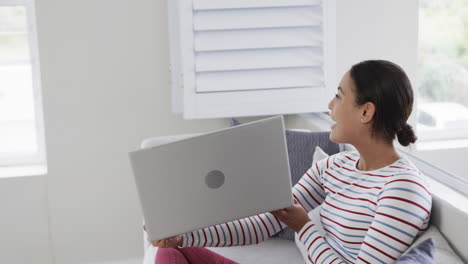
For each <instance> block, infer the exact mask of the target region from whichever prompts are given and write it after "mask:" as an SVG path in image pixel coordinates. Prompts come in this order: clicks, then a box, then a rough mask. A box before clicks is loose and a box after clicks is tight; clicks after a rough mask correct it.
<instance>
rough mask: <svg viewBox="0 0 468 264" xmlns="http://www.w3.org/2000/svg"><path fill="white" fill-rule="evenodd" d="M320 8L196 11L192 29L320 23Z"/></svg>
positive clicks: (274, 26)
mask: <svg viewBox="0 0 468 264" xmlns="http://www.w3.org/2000/svg"><path fill="white" fill-rule="evenodd" d="M321 18H322V15H321V8H320V7H312V6H299V7H283V8H255V9H225V10H209V11H198V12H195V13H194V16H193V21H194V22H193V26H194V30H195V31H201V30H232V29H249V28H252V29H256V28H278V27H301V26H310V25H320V23H321Z"/></svg>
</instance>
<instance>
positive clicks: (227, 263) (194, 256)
mask: <svg viewBox="0 0 468 264" xmlns="http://www.w3.org/2000/svg"><path fill="white" fill-rule="evenodd" d="M179 251H180V252H181V253H182V254H184V256H185V259H187V261H188V262H189V263H190V264H200V263H203V264H239V263H237V262H235V261H233V260H230V259H228V258H225V257H223V256H221V255H219V254H218V253H215V252H213V251H211V250H209V249H206V248H203V247H186V248H180V249H179Z"/></svg>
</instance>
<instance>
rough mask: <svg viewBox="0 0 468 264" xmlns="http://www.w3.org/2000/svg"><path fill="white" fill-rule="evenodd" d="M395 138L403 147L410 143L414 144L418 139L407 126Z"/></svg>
mask: <svg viewBox="0 0 468 264" xmlns="http://www.w3.org/2000/svg"><path fill="white" fill-rule="evenodd" d="M397 138H398V142H400V144H401V145H402V146H405V147H406V146H408V145H409V144H411V143H414V142H416V140H417V139H418V138H417V137H416V135H415V134H414V130H413V128H412V127H411V126H410V125H408V124H405V125H404V126H403V127H402V128H401V129H400V130H399V131H398V132H397Z"/></svg>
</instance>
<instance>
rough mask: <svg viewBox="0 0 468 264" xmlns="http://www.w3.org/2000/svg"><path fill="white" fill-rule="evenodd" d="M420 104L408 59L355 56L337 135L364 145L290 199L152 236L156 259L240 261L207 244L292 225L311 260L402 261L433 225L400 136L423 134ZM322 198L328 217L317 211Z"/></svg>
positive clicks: (320, 171) (316, 172)
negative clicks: (414, 115) (418, 130)
mask: <svg viewBox="0 0 468 264" xmlns="http://www.w3.org/2000/svg"><path fill="white" fill-rule="evenodd" d="M412 106H413V91H412V88H411V84H410V82H409V80H408V77H407V76H406V74H405V73H404V71H403V70H402V69H401V68H400V67H399V66H397V65H395V64H393V63H391V62H388V61H382V60H380V61H364V62H361V63H358V64H356V65H354V66H353V67H352V68H351V69H350V70H349V71H348V72H347V73H346V74H345V75H344V76H343V78H342V80H341V82H340V85H339V87H338V91H337V94H336V95H335V97H334V98H333V99H332V100H331V101H330V103H329V105H328V107H329V109H330V116H331V117H332V119H333V120H334V121H335V122H336V123H335V124H334V125H332V127H331V134H330V140H332V141H334V142H337V143H348V144H351V145H353V146H354V147H355V148H356V150H357V151H350V152H342V153H338V154H336V155H333V156H331V157H329V158H327V159H324V160H321V161H319V162H317V163H316V164H314V165H313V166H312V168H310V169H309V170H308V171H307V172H306V173H305V174H304V176H303V177H302V178H301V180H300V181H299V182H298V183H297V184H296V185H295V186H294V188H293V195H294V199H295V204H294V205H293V206H291V207H288V208H285V209H281V210H277V211H273V212H271V213H265V214H261V215H256V216H253V217H248V218H245V219H241V220H236V221H232V222H229V223H226V224H221V225H216V226H213V227H209V228H204V229H200V230H198V231H194V232H190V233H186V234H183V235H181V236H176V237H172V238H169V239H164V240H159V241H153V245H154V246H157V247H160V249H159V250H158V253H157V256H156V263H235V262H234V261H231V260H229V259H226V258H224V257H222V256H220V255H218V254H216V253H214V252H212V251H209V250H208V249H205V248H204V247H213V246H238V245H246V244H252V243H259V242H261V241H263V240H265V239H267V238H268V237H270V236H272V235H273V234H275V233H277V232H279V231H280V230H281V229H283V228H284V227H285V226H289V227H291V228H292V229H293V230H295V231H296V233H297V235H298V237H299V240H300V241H301V242H302V243H303V244H304V245H305V248H306V249H307V253H308V260H309V263H391V262H393V261H395V260H396V259H397V258H398V257H400V256H401V254H402V253H403V252H404V251H405V250H406V249H407V248H408V247H409V246H410V245H411V243H412V242H413V240H414V238H415V236H416V235H417V234H418V233H419V232H420V231H421V230H424V229H425V228H426V227H427V225H428V222H429V216H430V210H431V194H430V192H429V191H428V188H427V186H426V183H425V182H424V181H423V180H422V177H421V176H422V175H421V173H420V172H419V171H418V170H417V168H416V167H415V166H414V165H413V164H412V163H411V162H410V161H408V160H407V159H406V158H404V157H401V156H400V154H399V153H398V152H396V150H395V148H394V146H393V140H394V139H395V137H397V138H398V141H399V142H400V144H401V145H403V146H408V145H409V144H410V143H414V142H415V141H416V137H415V135H414V132H413V130H412V128H411V126H409V125H408V124H407V123H406V122H407V120H408V117H409V115H410V114H411V111H412ZM314 208H320V209H319V210H320V211H319V214H318V215H319V217H318V218H317V219H310V218H309V216H308V214H307V212H309V211H311V210H313V209H314ZM318 222H321V225H318ZM320 226H322V227H320ZM321 228H323V229H321ZM179 246H180V247H181V248H179Z"/></svg>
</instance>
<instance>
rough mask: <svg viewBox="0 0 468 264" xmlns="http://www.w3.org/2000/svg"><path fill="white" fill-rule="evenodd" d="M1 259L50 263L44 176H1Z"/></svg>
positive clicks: (15, 261) (0, 261)
mask: <svg viewBox="0 0 468 264" xmlns="http://www.w3.org/2000/svg"><path fill="white" fill-rule="evenodd" d="M0 208H1V216H0V263H9V264H10V263H11V264H17V263H18V264H20V263H21V264H22V263H51V261H52V256H51V248H50V247H49V245H50V244H49V238H50V237H49V227H48V210H47V192H46V182H45V177H43V176H36V177H19V178H4V179H0Z"/></svg>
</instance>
